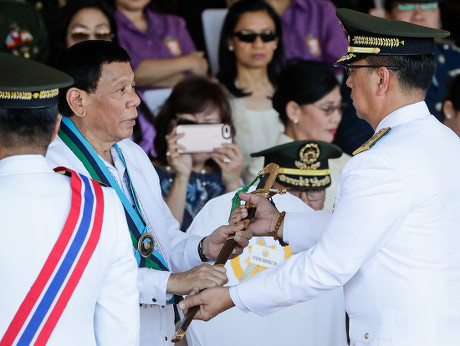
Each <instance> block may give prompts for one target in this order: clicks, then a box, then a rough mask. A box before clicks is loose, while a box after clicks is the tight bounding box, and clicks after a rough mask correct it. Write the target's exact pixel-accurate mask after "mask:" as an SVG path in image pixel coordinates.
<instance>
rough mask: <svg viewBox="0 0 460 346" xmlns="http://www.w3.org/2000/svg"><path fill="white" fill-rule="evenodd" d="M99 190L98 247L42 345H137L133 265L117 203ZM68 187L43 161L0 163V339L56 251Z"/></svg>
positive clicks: (68, 197)
mask: <svg viewBox="0 0 460 346" xmlns="http://www.w3.org/2000/svg"><path fill="white" fill-rule="evenodd" d="M103 190H104V218H103V224H102V230H101V235H100V239H99V242H98V244H97V246H96V248H95V250H94V253H93V255H92V257H91V259H90V260H89V262H88V265H87V267H86V269H85V271H84V272H83V275H82V277H81V279H80V281H79V283H78V285H77V286H76V288H75V291H74V292H73V294H72V296H71V298H70V300H69V302H68V304H67V306H66V307H65V309H64V311H63V313H62V316H61V318H60V319H59V321H58V323H57V325H56V327H55V329H54V331H53V332H52V334H51V336H50V339H49V341H48V343H47V344H48V345H57V346H61V345H75V346H81V345H85V346H86V345H137V344H138V340H139V305H138V304H137V301H138V291H137V287H136V285H135V280H136V275H137V265H136V261H135V260H134V258H133V255H132V249H131V247H130V246H129V241H130V239H129V236H128V233H127V228H128V226H127V224H126V220H125V219H124V217H123V209H122V206H121V203H119V201H118V200H117V195H116V194H115V192H114V191H113V190H112V189H108V188H103ZM71 196H72V191H71V188H70V179H69V177H66V176H64V175H61V174H57V173H55V172H53V171H51V170H50V168H49V165H48V163H47V162H46V160H45V158H44V157H43V156H41V155H16V156H10V157H7V158H5V159H3V160H0V278H1V281H2V284H1V285H0V311H1V312H0V339H1V336H3V335H4V333H5V331H6V330H7V328H8V326H9V325H10V322H11V320H12V319H13V317H14V315H15V314H16V312H17V310H18V308H19V306H20V305H21V304H22V302H23V300H24V298H25V296H26V295H27V293H28V291H29V289H30V287H31V286H32V284H33V283H34V281H35V279H36V278H37V276H38V274H39V272H40V270H41V269H42V267H43V264H44V263H45V261H46V259H47V258H48V255H49V254H50V252H51V250H52V248H53V247H54V245H55V243H56V241H57V239H58V237H59V235H60V233H61V231H62V229H63V227H64V224H65V222H66V220H67V217H68V215H69V211H70V205H71V203H70V202H71Z"/></svg>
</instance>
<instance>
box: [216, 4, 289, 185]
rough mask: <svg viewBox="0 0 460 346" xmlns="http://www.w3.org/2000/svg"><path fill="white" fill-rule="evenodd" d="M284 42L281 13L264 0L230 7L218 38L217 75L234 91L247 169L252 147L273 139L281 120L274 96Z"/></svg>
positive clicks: (236, 120) (237, 139)
mask: <svg viewBox="0 0 460 346" xmlns="http://www.w3.org/2000/svg"><path fill="white" fill-rule="evenodd" d="M282 59H283V42H282V39H281V24H280V20H279V18H278V15H277V14H276V12H275V11H274V10H273V8H272V7H270V5H268V4H267V3H266V2H265V1H262V0H241V1H238V2H236V3H234V4H233V5H232V6H231V7H230V8H229V10H228V13H227V16H226V17H225V21H224V24H223V26H222V32H221V37H220V43H219V66H220V70H219V72H218V73H217V78H218V79H219V81H220V82H221V83H222V84H223V85H225V87H226V88H227V89H228V90H229V91H230V93H231V94H232V95H233V96H234V97H233V99H232V100H231V105H232V107H233V116H234V124H235V128H236V130H237V131H236V136H235V142H236V143H238V144H239V146H240V148H241V150H242V152H243V155H244V159H245V160H244V164H243V169H242V177H243V179H244V180H245V182H247V183H249V182H250V181H252V180H253V179H254V176H252V175H249V174H247V167H248V165H249V163H250V160H251V158H250V156H249V155H250V153H252V152H255V151H259V150H262V149H265V148H268V147H271V146H273V145H274V144H275V141H276V138H277V136H278V134H279V133H280V132H282V131H283V125H282V124H281V122H280V121H279V119H278V114H277V112H276V111H275V110H274V109H273V107H272V104H271V100H270V98H271V97H272V96H273V93H274V91H275V88H276V78H277V76H278V74H279V72H280V71H281V67H282Z"/></svg>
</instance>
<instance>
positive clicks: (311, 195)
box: [286, 188, 326, 202]
mask: <svg viewBox="0 0 460 346" xmlns="http://www.w3.org/2000/svg"><path fill="white" fill-rule="evenodd" d="M286 192H289V193H290V194H291V195H293V196H295V197H297V198H301V197H302V194H305V195H306V196H307V198H308V200H309V201H310V202H318V201H320V200H322V199H323V198H324V196H325V192H326V190H325V189H319V190H300V189H289V188H287V189H286Z"/></svg>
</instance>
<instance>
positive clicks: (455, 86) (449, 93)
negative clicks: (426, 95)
mask: <svg viewBox="0 0 460 346" xmlns="http://www.w3.org/2000/svg"><path fill="white" fill-rule="evenodd" d="M447 100H449V101H450V102H452V106H453V107H454V109H455V110H456V111H460V75H456V76H455V77H454V78H452V79H451V80H450V81H449V83H448V84H447V89H446V95H445V97H444V101H447Z"/></svg>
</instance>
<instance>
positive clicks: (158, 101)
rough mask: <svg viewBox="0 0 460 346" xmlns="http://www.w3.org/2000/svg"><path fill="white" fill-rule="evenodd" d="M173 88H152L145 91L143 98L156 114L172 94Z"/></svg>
mask: <svg viewBox="0 0 460 346" xmlns="http://www.w3.org/2000/svg"><path fill="white" fill-rule="evenodd" d="M171 91H172V89H171V88H168V89H152V90H146V91H144V92H143V95H142V98H143V99H144V101H145V103H146V104H147V106H148V107H149V108H150V110H151V111H152V113H153V114H154V115H155V116H156V115H157V114H158V111H159V110H160V108H161V106H163V103H164V102H165V101H166V99H167V98H168V97H169V95H171Z"/></svg>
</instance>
